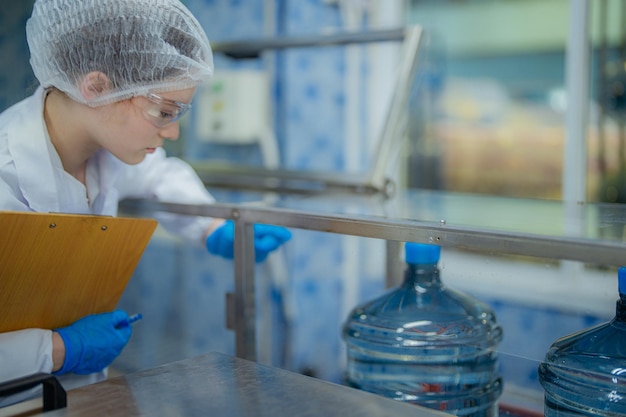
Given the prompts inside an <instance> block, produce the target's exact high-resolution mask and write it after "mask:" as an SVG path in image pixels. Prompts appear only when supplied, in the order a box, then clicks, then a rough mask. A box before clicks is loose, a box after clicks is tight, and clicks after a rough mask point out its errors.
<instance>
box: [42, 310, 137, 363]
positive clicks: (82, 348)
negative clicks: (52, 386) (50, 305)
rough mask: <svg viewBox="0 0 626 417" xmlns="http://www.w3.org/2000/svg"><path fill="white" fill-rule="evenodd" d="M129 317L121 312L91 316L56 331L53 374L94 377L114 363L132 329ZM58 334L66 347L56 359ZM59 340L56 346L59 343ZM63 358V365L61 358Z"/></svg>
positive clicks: (53, 339) (58, 351) (59, 350)
mask: <svg viewBox="0 0 626 417" xmlns="http://www.w3.org/2000/svg"><path fill="white" fill-rule="evenodd" d="M128 319H129V317H128V314H126V313H125V312H124V311H122V310H116V311H113V312H111V313H101V314H92V315H90V316H86V317H83V318H82V319H80V320H77V321H75V322H74V323H73V324H71V325H69V326H67V327H63V328H60V329H55V330H54V331H53V333H52V343H53V350H52V352H53V354H52V355H53V361H54V367H55V368H57V370H54V369H53V372H54V373H55V374H57V375H62V374H66V373H70V372H73V373H75V374H91V373H94V372H100V371H102V370H103V369H104V368H106V367H107V366H109V365H110V364H111V362H113V360H115V358H117V357H118V356H119V354H120V353H121V352H122V349H124V347H125V346H126V344H127V343H128V340H129V339H130V335H131V333H132V326H130V325H129V324H128ZM55 334H56V336H58V339H61V340H60V342H61V343H62V344H63V347H62V348H61V347H60V346H58V350H57V352H56V355H57V356H55V337H56V336H55ZM58 339H57V344H58V342H59V340H58ZM61 354H62V355H63V356H62V358H63V359H62V365H61V366H59V365H58V363H59V362H60V361H59V360H58V358H61V356H60V355H61Z"/></svg>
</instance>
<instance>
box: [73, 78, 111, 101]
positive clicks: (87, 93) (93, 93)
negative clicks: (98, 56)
mask: <svg viewBox="0 0 626 417" xmlns="http://www.w3.org/2000/svg"><path fill="white" fill-rule="evenodd" d="M109 89H111V80H110V79H109V77H107V76H106V74H104V73H103V72H100V71H92V72H90V73H89V74H87V75H85V77H83V80H82V81H81V83H80V92H81V93H82V95H83V97H84V98H85V100H87V102H90V101H93V100H95V99H96V98H98V96H100V95H101V94H103V93H105V92H106V91H108V90H109Z"/></svg>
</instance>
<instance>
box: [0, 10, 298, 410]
mask: <svg viewBox="0 0 626 417" xmlns="http://www.w3.org/2000/svg"><path fill="white" fill-rule="evenodd" d="M26 33H27V39H28V45H29V48H30V52H31V66H32V68H33V71H34V73H35V76H36V77H37V79H38V80H39V83H40V84H41V85H40V87H39V88H38V89H37V91H36V92H35V93H34V94H33V95H32V96H31V97H28V98H26V99H25V100H23V101H22V102H20V103H17V104H15V105H14V106H12V107H11V108H9V109H7V110H6V111H5V112H4V113H2V114H1V115H0V210H21V211H36V212H66V213H88V214H102V215H116V213H117V205H118V201H119V200H120V199H122V198H127V197H139V198H154V199H158V200H163V201H172V202H178V203H194V204H210V203H213V202H214V199H213V197H212V196H211V195H210V194H209V193H208V192H207V191H206V189H205V187H204V186H203V184H202V182H201V181H200V179H199V178H198V177H197V175H196V174H195V172H194V171H193V170H192V169H191V167H190V166H189V165H187V164H186V163H185V162H183V161H181V160H179V159H175V158H167V157H166V156H165V152H164V151H163V149H162V148H161V147H162V146H163V143H164V142H165V141H166V140H176V139H177V138H178V135H179V125H178V120H179V119H180V117H182V116H183V114H185V112H186V111H187V110H188V109H189V108H190V107H191V101H192V98H193V96H194V93H195V89H196V86H197V85H198V84H199V83H201V82H203V81H205V80H207V79H208V78H210V77H211V76H212V74H213V59H212V53H211V48H210V46H209V42H208V39H207V37H206V35H205V33H204V31H203V30H202V28H201V27H200V25H199V23H198V22H197V20H196V19H195V18H194V17H193V16H192V14H191V13H190V12H189V10H187V9H186V8H185V7H184V6H183V5H182V4H181V3H180V2H179V1H178V0H83V1H78V0H36V2H35V4H34V8H33V13H32V16H31V18H30V19H29V20H28V22H27V24H26ZM159 221H160V222H161V223H162V224H163V226H164V227H165V228H167V229H168V230H170V231H172V232H174V233H177V234H179V235H182V236H185V237H187V238H189V239H192V240H196V241H198V242H203V243H206V246H207V248H208V250H209V251H210V252H212V253H215V254H218V255H222V256H225V257H232V243H233V233H232V232H233V225H232V222H226V223H225V222H224V221H223V220H219V219H210V218H196V217H189V216H174V215H169V216H167V215H163V216H162V217H160V218H159ZM289 238H290V233H289V231H287V230H286V229H284V228H281V227H275V226H262V225H257V226H255V249H256V258H257V260H258V261H262V260H263V259H264V258H265V257H266V256H267V254H268V253H269V252H271V251H272V250H274V249H276V248H277V247H279V246H280V245H281V244H282V243H284V242H285V241H287V240H288V239H289ZM127 319H128V316H127V314H126V313H125V312H123V311H119V310H118V311H115V312H111V313H103V314H98V315H93V316H88V317H85V318H83V319H81V320H78V321H77V322H76V323H74V324H72V325H70V326H68V327H66V328H62V329H55V330H48V329H25V330H22V331H17V332H9V333H3V334H0V381H6V380H10V379H14V378H18V377H21V376H25V375H29V374H32V373H36V372H53V373H56V374H57V375H61V377H60V379H61V381H62V383H63V384H64V385H65V386H66V387H67V388H71V387H73V386H77V385H81V384H85V383H89V382H94V381H97V380H100V379H102V378H104V377H105V373H106V367H107V366H108V365H109V364H110V363H111V362H112V361H113V360H114V359H115V358H116V357H117V356H118V355H119V353H120V352H121V350H122V349H123V348H124V346H125V345H126V343H127V342H128V340H129V338H130V335H131V328H130V326H128V325H120V323H124V322H125V321H126V320H127ZM26 395H33V393H32V392H31V393H27V394H26ZM23 397H24V396H19V397H18V396H12V397H10V398H4V399H0V405H6V404H9V403H13V402H16V401H19V400H21V399H22V398H23Z"/></svg>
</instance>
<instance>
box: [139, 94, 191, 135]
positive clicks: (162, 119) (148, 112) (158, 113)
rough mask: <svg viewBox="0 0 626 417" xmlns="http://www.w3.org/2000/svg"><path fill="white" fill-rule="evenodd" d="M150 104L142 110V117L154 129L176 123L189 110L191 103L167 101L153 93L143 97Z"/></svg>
mask: <svg viewBox="0 0 626 417" xmlns="http://www.w3.org/2000/svg"><path fill="white" fill-rule="evenodd" d="M144 97H145V98H147V99H148V100H149V101H150V103H148V104H147V105H146V106H144V108H143V115H144V117H145V118H146V120H147V121H149V122H150V123H152V124H153V125H154V126H155V127H159V128H161V127H165V126H167V125H169V124H172V123H174V122H177V121H178V120H179V119H180V118H181V117H183V115H184V114H185V113H187V111H189V109H190V108H191V103H181V102H180V101H174V100H169V99H167V98H163V97H161V96H158V95H156V94H154V93H149V94H146V95H145V96H144Z"/></svg>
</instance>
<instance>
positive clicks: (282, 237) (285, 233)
mask: <svg viewBox="0 0 626 417" xmlns="http://www.w3.org/2000/svg"><path fill="white" fill-rule="evenodd" d="M289 239H291V232H290V231H289V230H287V229H285V228H284V227H282V226H272V225H269V224H255V225H254V260H255V262H263V261H264V260H265V258H267V255H269V254H270V252H272V251H274V250H276V249H278V248H279V247H280V245H282V244H283V243H285V242H287V241H288V240H289ZM234 243H235V223H234V222H233V221H232V220H226V221H225V222H224V224H223V225H221V226H220V227H218V228H217V229H216V230H215V231H214V232H213V233H211V234H210V235H209V237H207V239H206V247H207V249H208V251H209V252H210V253H212V254H213V255H219V256H222V257H224V258H226V259H233V252H234V250H233V245H234Z"/></svg>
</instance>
